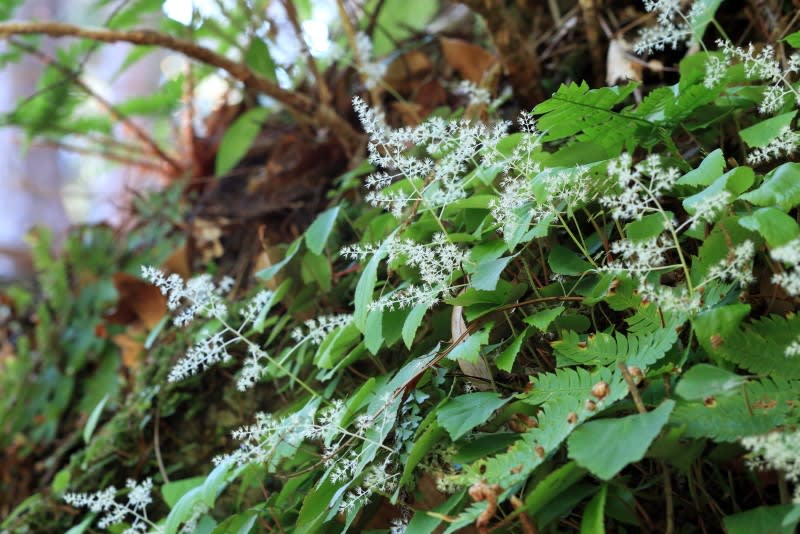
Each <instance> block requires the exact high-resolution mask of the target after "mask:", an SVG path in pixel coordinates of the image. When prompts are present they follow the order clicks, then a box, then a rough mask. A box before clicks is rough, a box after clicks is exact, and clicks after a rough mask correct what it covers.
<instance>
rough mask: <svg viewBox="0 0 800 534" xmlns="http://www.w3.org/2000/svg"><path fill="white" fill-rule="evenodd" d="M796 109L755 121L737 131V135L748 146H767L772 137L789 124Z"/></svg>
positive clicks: (795, 113) (776, 135)
mask: <svg viewBox="0 0 800 534" xmlns="http://www.w3.org/2000/svg"><path fill="white" fill-rule="evenodd" d="M795 115H797V110H795V111H790V112H788V113H783V114H781V115H776V116H775V117H770V118H769V119H767V120H763V121H761V122H759V123H756V124H754V125H752V126H750V127H749V128H745V129H744V130H740V131H739V137H741V138H742V141H744V142H745V143H747V146H749V147H750V148H759V147H764V146H767V145H768V144H769V143H770V142H771V141H772V140H773V139H775V138H776V137H778V134H779V133H780V132H781V130H783V129H784V128H788V127H790V126H791V124H792V121H793V120H794V117H795Z"/></svg>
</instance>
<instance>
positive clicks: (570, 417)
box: [567, 412, 578, 425]
mask: <svg viewBox="0 0 800 534" xmlns="http://www.w3.org/2000/svg"><path fill="white" fill-rule="evenodd" d="M577 422H578V414H576V413H575V412H569V415H568V416H567V423H569V424H571V425H574V424H575V423H577Z"/></svg>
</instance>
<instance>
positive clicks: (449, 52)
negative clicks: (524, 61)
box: [439, 37, 497, 85]
mask: <svg viewBox="0 0 800 534" xmlns="http://www.w3.org/2000/svg"><path fill="white" fill-rule="evenodd" d="M439 43H440V44H441V46H442V52H443V53H444V58H445V60H447V63H448V64H449V65H450V66H451V67H453V68H454V69H455V70H456V71H457V72H458V74H459V75H460V76H461V77H462V78H463V79H465V80H469V81H471V82H472V83H474V84H476V85H477V84H479V83H480V82H481V80H482V79H483V73H484V72H486V71H487V70H489V69H490V68H491V67H492V65H494V64H495V63H496V62H497V58H495V57H494V56H493V55H492V54H490V53H489V52H487V51H486V50H484V49H483V48H481V47H480V46H477V45H474V44H472V43H470V42H469V41H464V40H463V39H451V38H449V37H440V38H439Z"/></svg>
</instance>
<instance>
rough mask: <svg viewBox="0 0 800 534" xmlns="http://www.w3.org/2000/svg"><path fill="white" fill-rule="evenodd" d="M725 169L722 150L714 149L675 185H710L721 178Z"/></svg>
mask: <svg viewBox="0 0 800 534" xmlns="http://www.w3.org/2000/svg"><path fill="white" fill-rule="evenodd" d="M724 168H725V156H723V155H722V149H719V148H718V149H716V150H714V151H713V152H711V153H710V154H709V155H708V156H706V157H705V158H704V159H703V161H702V162H700V165H699V166H698V167H697V168H696V169H694V170H691V171H689V172H688V173H686V174H685V175H683V176H682V177H681V178H680V179H679V180H678V181H677V182H676V183H678V184H680V185H711V184H713V183H714V181H715V180H716V179H717V178H719V177H720V176H722V171H723V169H724Z"/></svg>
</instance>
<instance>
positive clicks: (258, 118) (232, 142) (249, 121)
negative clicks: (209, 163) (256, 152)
mask: <svg viewBox="0 0 800 534" xmlns="http://www.w3.org/2000/svg"><path fill="white" fill-rule="evenodd" d="M269 113H270V110H269V109H268V108H254V109H251V110H250V111H247V112H245V113H243V114H242V115H241V116H240V117H239V118H238V119H236V120H235V121H234V122H233V124H231V125H230V126H229V127H228V129H227V130H226V131H225V134H224V135H223V136H222V141H220V143H219V150H218V152H217V161H216V165H215V167H214V172H215V173H216V175H217V176H222V175H223V174H225V173H226V172H228V171H229V170H231V169H233V168H234V167H235V166H236V164H237V163H239V161H240V160H241V159H242V158H243V157H244V156H245V154H247V151H248V150H250V145H252V144H253V141H255V139H256V136H257V135H258V133H259V132H260V131H261V127H262V124H263V122H264V119H266V118H267V115H268V114H269Z"/></svg>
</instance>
